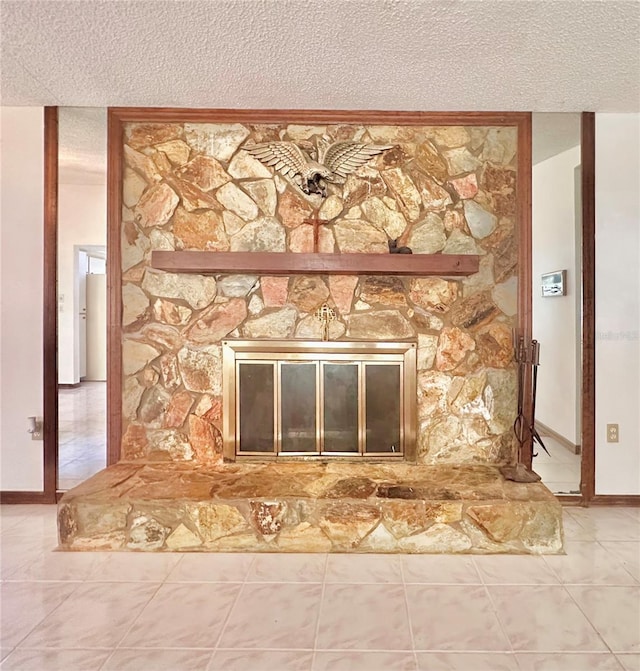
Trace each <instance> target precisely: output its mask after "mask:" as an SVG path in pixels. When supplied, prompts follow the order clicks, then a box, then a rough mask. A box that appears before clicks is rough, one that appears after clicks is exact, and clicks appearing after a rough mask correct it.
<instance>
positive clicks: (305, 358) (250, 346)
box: [222, 339, 417, 461]
mask: <svg viewBox="0 0 640 671" xmlns="http://www.w3.org/2000/svg"><path fill="white" fill-rule="evenodd" d="M416 348H417V345H416V343H415V342H373V341H366V342H356V341H330V342H326V341H320V340H318V341H310V340H267V339H264V340H260V339H255V340H231V339H229V340H224V341H223V342H222V378H223V385H222V388H223V396H222V401H223V441H224V447H223V455H224V458H225V460H226V461H236V460H238V459H240V460H251V459H253V460H256V459H259V460H260V461H269V460H274V459H279V460H283V459H298V460H299V459H334V458H336V459H349V458H352V459H355V460H357V461H362V460H363V459H366V460H367V461H373V460H382V459H384V460H387V459H404V460H405V461H415V459H416V405H417V398H416V394H417V391H416V374H417V373H416ZM283 360H286V361H299V362H301V363H302V362H309V363H311V362H319V363H318V366H319V367H320V364H321V363H367V362H375V363H380V364H384V363H389V364H394V363H395V364H400V370H401V381H400V383H401V387H400V389H401V405H400V414H401V438H402V449H401V451H400V453H399V454H391V453H375V452H369V453H366V454H365V453H364V451H363V449H362V444H363V441H362V434H361V435H360V438H359V443H360V451H359V453H356V452H350V453H344V452H342V453H322V454H318V453H312V454H304V453H295V454H291V453H286V454H283V453H280V454H278V453H277V448H274V452H264V453H244V454H238V453H237V449H236V448H237V442H238V440H239V435H238V428H239V408H238V406H237V393H238V379H237V370H238V368H237V365H238V362H256V363H257V362H262V363H267V362H274V365H275V366H276V371H278V370H279V369H280V364H279V363H278V362H281V361H283ZM277 400H279V399H277ZM316 401H317V404H320V399H319V398H317V399H316ZM278 405H279V404H278V402H277V401H276V404H275V410H274V414H275V415H276V417H274V427H275V426H277V425H278V417H277V415H278V411H279V408H278ZM360 413H362V408H361V410H360ZM316 417H317V419H318V424H319V426H318V431H319V432H322V427H321V426H320V419H321V413H316ZM362 427H363V421H362V416H361V417H360V421H359V430H360V431H362ZM278 440H279V437H278V436H277V435H276V441H278Z"/></svg>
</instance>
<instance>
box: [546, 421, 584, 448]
mask: <svg viewBox="0 0 640 671" xmlns="http://www.w3.org/2000/svg"><path fill="white" fill-rule="evenodd" d="M536 429H537V431H538V433H539V434H540V435H541V436H544V435H547V436H551V438H553V439H554V440H555V441H557V442H558V443H560V445H562V447H566V448H567V449H568V450H569V452H571V453H572V454H580V452H581V450H580V445H576V444H575V443H572V442H571V441H570V440H569V439H567V438H565V437H564V436H562V435H560V434H559V433H558V432H557V431H554V430H553V429H550V428H549V427H548V426H547V425H546V424H543V423H542V422H539V421H538V420H536Z"/></svg>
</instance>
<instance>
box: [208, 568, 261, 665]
mask: <svg viewBox="0 0 640 671" xmlns="http://www.w3.org/2000/svg"><path fill="white" fill-rule="evenodd" d="M255 560H256V558H255V557H254V558H253V559H252V560H251V564H249V567H248V568H247V572H246V573H245V576H244V580H243V581H242V582H241V583H240V587H238V591H237V593H236V596H235V598H234V600H233V603H232V604H231V607H230V608H229V610H228V612H227V614H226V616H225V618H224V620H223V622H222V626H221V627H220V633H219V634H218V638H217V640H216V642H215V645H214V646H213V651H212V654H211V659H213V655H214V654H215V652H216V651H217V650H218V646H219V645H220V642H221V641H222V637H223V636H224V633H225V631H226V630H227V625H228V624H229V620H230V619H231V613H233V610H234V608H235V607H236V604H237V603H238V601H239V600H240V595H241V594H242V593H243V591H244V588H245V586H246V585H247V576H248V575H249V568H251V566H253V562H254V561H255ZM236 584H238V583H236ZM209 661H211V660H209Z"/></svg>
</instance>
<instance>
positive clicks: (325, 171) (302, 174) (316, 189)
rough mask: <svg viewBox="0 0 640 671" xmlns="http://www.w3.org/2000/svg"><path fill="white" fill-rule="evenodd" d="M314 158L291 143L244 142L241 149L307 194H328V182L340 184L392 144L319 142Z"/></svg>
mask: <svg viewBox="0 0 640 671" xmlns="http://www.w3.org/2000/svg"><path fill="white" fill-rule="evenodd" d="M317 146H318V148H317V151H316V152H315V154H316V156H317V160H316V158H315V157H311V156H309V155H308V154H307V153H306V152H304V151H303V150H302V149H301V148H300V147H299V146H298V145H296V144H295V143H293V142H262V143H260V144H249V145H244V146H243V147H242V149H244V150H245V151H246V152H248V153H249V154H251V155H252V156H254V157H255V158H257V159H258V160H259V161H261V162H262V163H264V164H265V165H268V166H270V167H272V168H273V169H274V170H277V171H278V172H279V173H281V174H282V175H284V176H285V177H288V178H289V179H290V180H291V181H292V182H293V183H294V184H295V185H296V186H297V187H299V188H300V190H301V191H303V192H304V193H306V194H307V195H312V194H317V195H319V196H320V197H321V198H326V197H327V182H331V183H333V184H342V183H343V182H344V180H345V177H346V176H347V175H348V174H350V173H352V172H353V171H354V170H357V169H358V168H359V167H360V166H362V165H364V164H365V163H366V162H367V161H369V160H370V159H372V158H373V157H374V156H377V155H378V154H381V153H382V152H384V151H387V149H391V148H392V147H393V146H394V145H391V144H388V145H376V144H364V143H362V142H334V143H333V144H330V145H327V144H325V143H323V142H318V145H317Z"/></svg>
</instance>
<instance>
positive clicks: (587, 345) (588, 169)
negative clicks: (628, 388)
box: [581, 112, 596, 504]
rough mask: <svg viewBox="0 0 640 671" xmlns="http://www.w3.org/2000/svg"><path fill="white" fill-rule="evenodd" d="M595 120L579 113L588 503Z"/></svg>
mask: <svg viewBox="0 0 640 671" xmlns="http://www.w3.org/2000/svg"><path fill="white" fill-rule="evenodd" d="M595 131H596V124H595V114H594V113H593V112H583V113H582V128H581V135H582V137H581V175H582V408H581V427H582V469H581V476H582V477H581V492H582V497H583V500H584V502H585V503H586V504H588V503H589V502H590V501H591V500H592V499H593V498H594V496H595V492H596V483H595V480H596V473H595V468H596V438H595V437H596V359H595V332H596V300H595V299H596V294H595V291H596V207H595V206H596V191H595V171H596V133H595Z"/></svg>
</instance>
